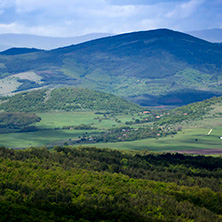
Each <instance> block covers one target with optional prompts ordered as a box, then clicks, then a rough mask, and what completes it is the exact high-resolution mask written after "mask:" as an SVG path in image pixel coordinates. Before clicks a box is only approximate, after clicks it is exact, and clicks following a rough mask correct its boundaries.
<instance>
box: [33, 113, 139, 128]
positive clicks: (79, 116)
mask: <svg viewBox="0 0 222 222" xmlns="http://www.w3.org/2000/svg"><path fill="white" fill-rule="evenodd" d="M37 115H38V116H39V117H41V119H42V120H41V121H40V122H39V123H37V124H36V126H37V127H39V128H41V129H45V128H47V129H49V128H56V127H63V126H78V125H81V124H86V125H92V126H93V127H96V128H99V129H108V128H111V127H114V126H115V127H117V126H120V125H123V124H124V123H125V122H126V121H130V120H132V118H138V115H137V114H135V115H132V114H118V115H115V116H113V117H112V116H111V115H107V118H105V117H104V115H101V114H95V111H94V112H93V111H79V112H78V111H77V112H49V113H38V114H37ZM116 118H117V119H118V120H120V121H121V123H117V122H116V121H115V119H116ZM99 119H100V120H99Z"/></svg>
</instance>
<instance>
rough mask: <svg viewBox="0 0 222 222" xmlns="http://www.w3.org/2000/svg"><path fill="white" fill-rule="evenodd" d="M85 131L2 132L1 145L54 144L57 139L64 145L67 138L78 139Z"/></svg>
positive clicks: (16, 146) (14, 146)
mask: <svg viewBox="0 0 222 222" xmlns="http://www.w3.org/2000/svg"><path fill="white" fill-rule="evenodd" d="M85 132H86V131H85V130H41V131H36V132H27V133H8V134H1V138H0V146H5V147H9V148H26V147H30V146H35V147H39V146H47V145H52V146H53V144H56V142H57V141H60V144H62V145H63V143H64V142H65V141H66V140H70V139H77V138H78V137H79V136H81V135H82V134H83V133H85ZM94 132H98V131H94ZM61 141H63V142H61Z"/></svg>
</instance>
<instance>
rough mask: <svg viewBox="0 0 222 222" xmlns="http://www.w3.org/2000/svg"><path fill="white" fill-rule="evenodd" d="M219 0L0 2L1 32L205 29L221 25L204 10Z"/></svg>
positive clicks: (60, 33)
mask: <svg viewBox="0 0 222 222" xmlns="http://www.w3.org/2000/svg"><path fill="white" fill-rule="evenodd" d="M220 1H221V0H181V1H178V0H93V1H92V0H63V1H62V0H0V21H1V23H2V24H1V25H0V33H5V32H14V33H15V32H17V33H22V32H24V33H29V34H38V35H47V36H75V35H82V34H87V33H91V32H109V33H123V32H129V31H138V30H148V29H155V28H163V27H166V28H170V29H178V30H183V29H187V27H190V29H194V28H192V27H195V24H199V23H200V21H201V24H202V26H203V27H204V24H207V25H206V26H210V24H209V23H211V27H212V26H213V25H215V24H219V25H221V22H220V21H221V20H222V19H221V17H220V14H221V13H217V20H218V22H217V23H216V22H215V20H216V18H215V16H214V18H213V12H211V13H208V17H207V19H206V18H205V17H206V16H205V15H206V13H205V14H204V13H202V11H204V12H206V10H207V9H206V5H207V4H208V5H209V4H210V6H211V7H215V5H217V8H218V5H219V4H220ZM216 3H217V4H216ZM204 7H205V8H204ZM200 8H201V9H204V10H202V11H201V10H199V9H200ZM198 10H199V11H198ZM211 10H212V9H211ZM208 11H209V10H208ZM197 12H199V13H200V12H201V13H202V14H201V13H200V14H198V13H197ZM211 17H212V21H211V19H210V18H211ZM178 20H179V21H180V22H178ZM4 23H5V24H4ZM219 25H217V26H218V27H219Z"/></svg>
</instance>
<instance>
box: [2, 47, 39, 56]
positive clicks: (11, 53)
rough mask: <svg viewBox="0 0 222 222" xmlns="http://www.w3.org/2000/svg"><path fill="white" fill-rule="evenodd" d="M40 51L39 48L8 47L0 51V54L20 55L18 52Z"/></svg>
mask: <svg viewBox="0 0 222 222" xmlns="http://www.w3.org/2000/svg"><path fill="white" fill-rule="evenodd" d="M38 51H41V50H39V49H35V48H31V49H30V48H10V49H7V50H5V51H3V52H0V55H20V54H26V53H32V52H38Z"/></svg>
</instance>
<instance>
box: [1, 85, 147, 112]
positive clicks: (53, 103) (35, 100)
mask: <svg viewBox="0 0 222 222" xmlns="http://www.w3.org/2000/svg"><path fill="white" fill-rule="evenodd" d="M1 100H3V101H4V102H3V103H2V104H1V103H0V110H4V111H5V112H46V111H51V110H60V111H74V110H108V111H114V112H123V111H124V112H125V111H127V112H131V111H139V110H142V109H143V108H142V107H140V106H138V105H136V104H134V103H131V102H129V101H127V100H125V99H122V98H119V97H117V96H114V95H111V94H107V93H102V92H97V91H94V90H89V89H81V88H74V87H70V88H58V89H54V90H52V91H51V90H48V91H47V90H45V89H42V90H35V91H31V92H25V93H19V94H16V95H15V96H12V97H9V98H8V100H6V98H4V97H3V98H1Z"/></svg>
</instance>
